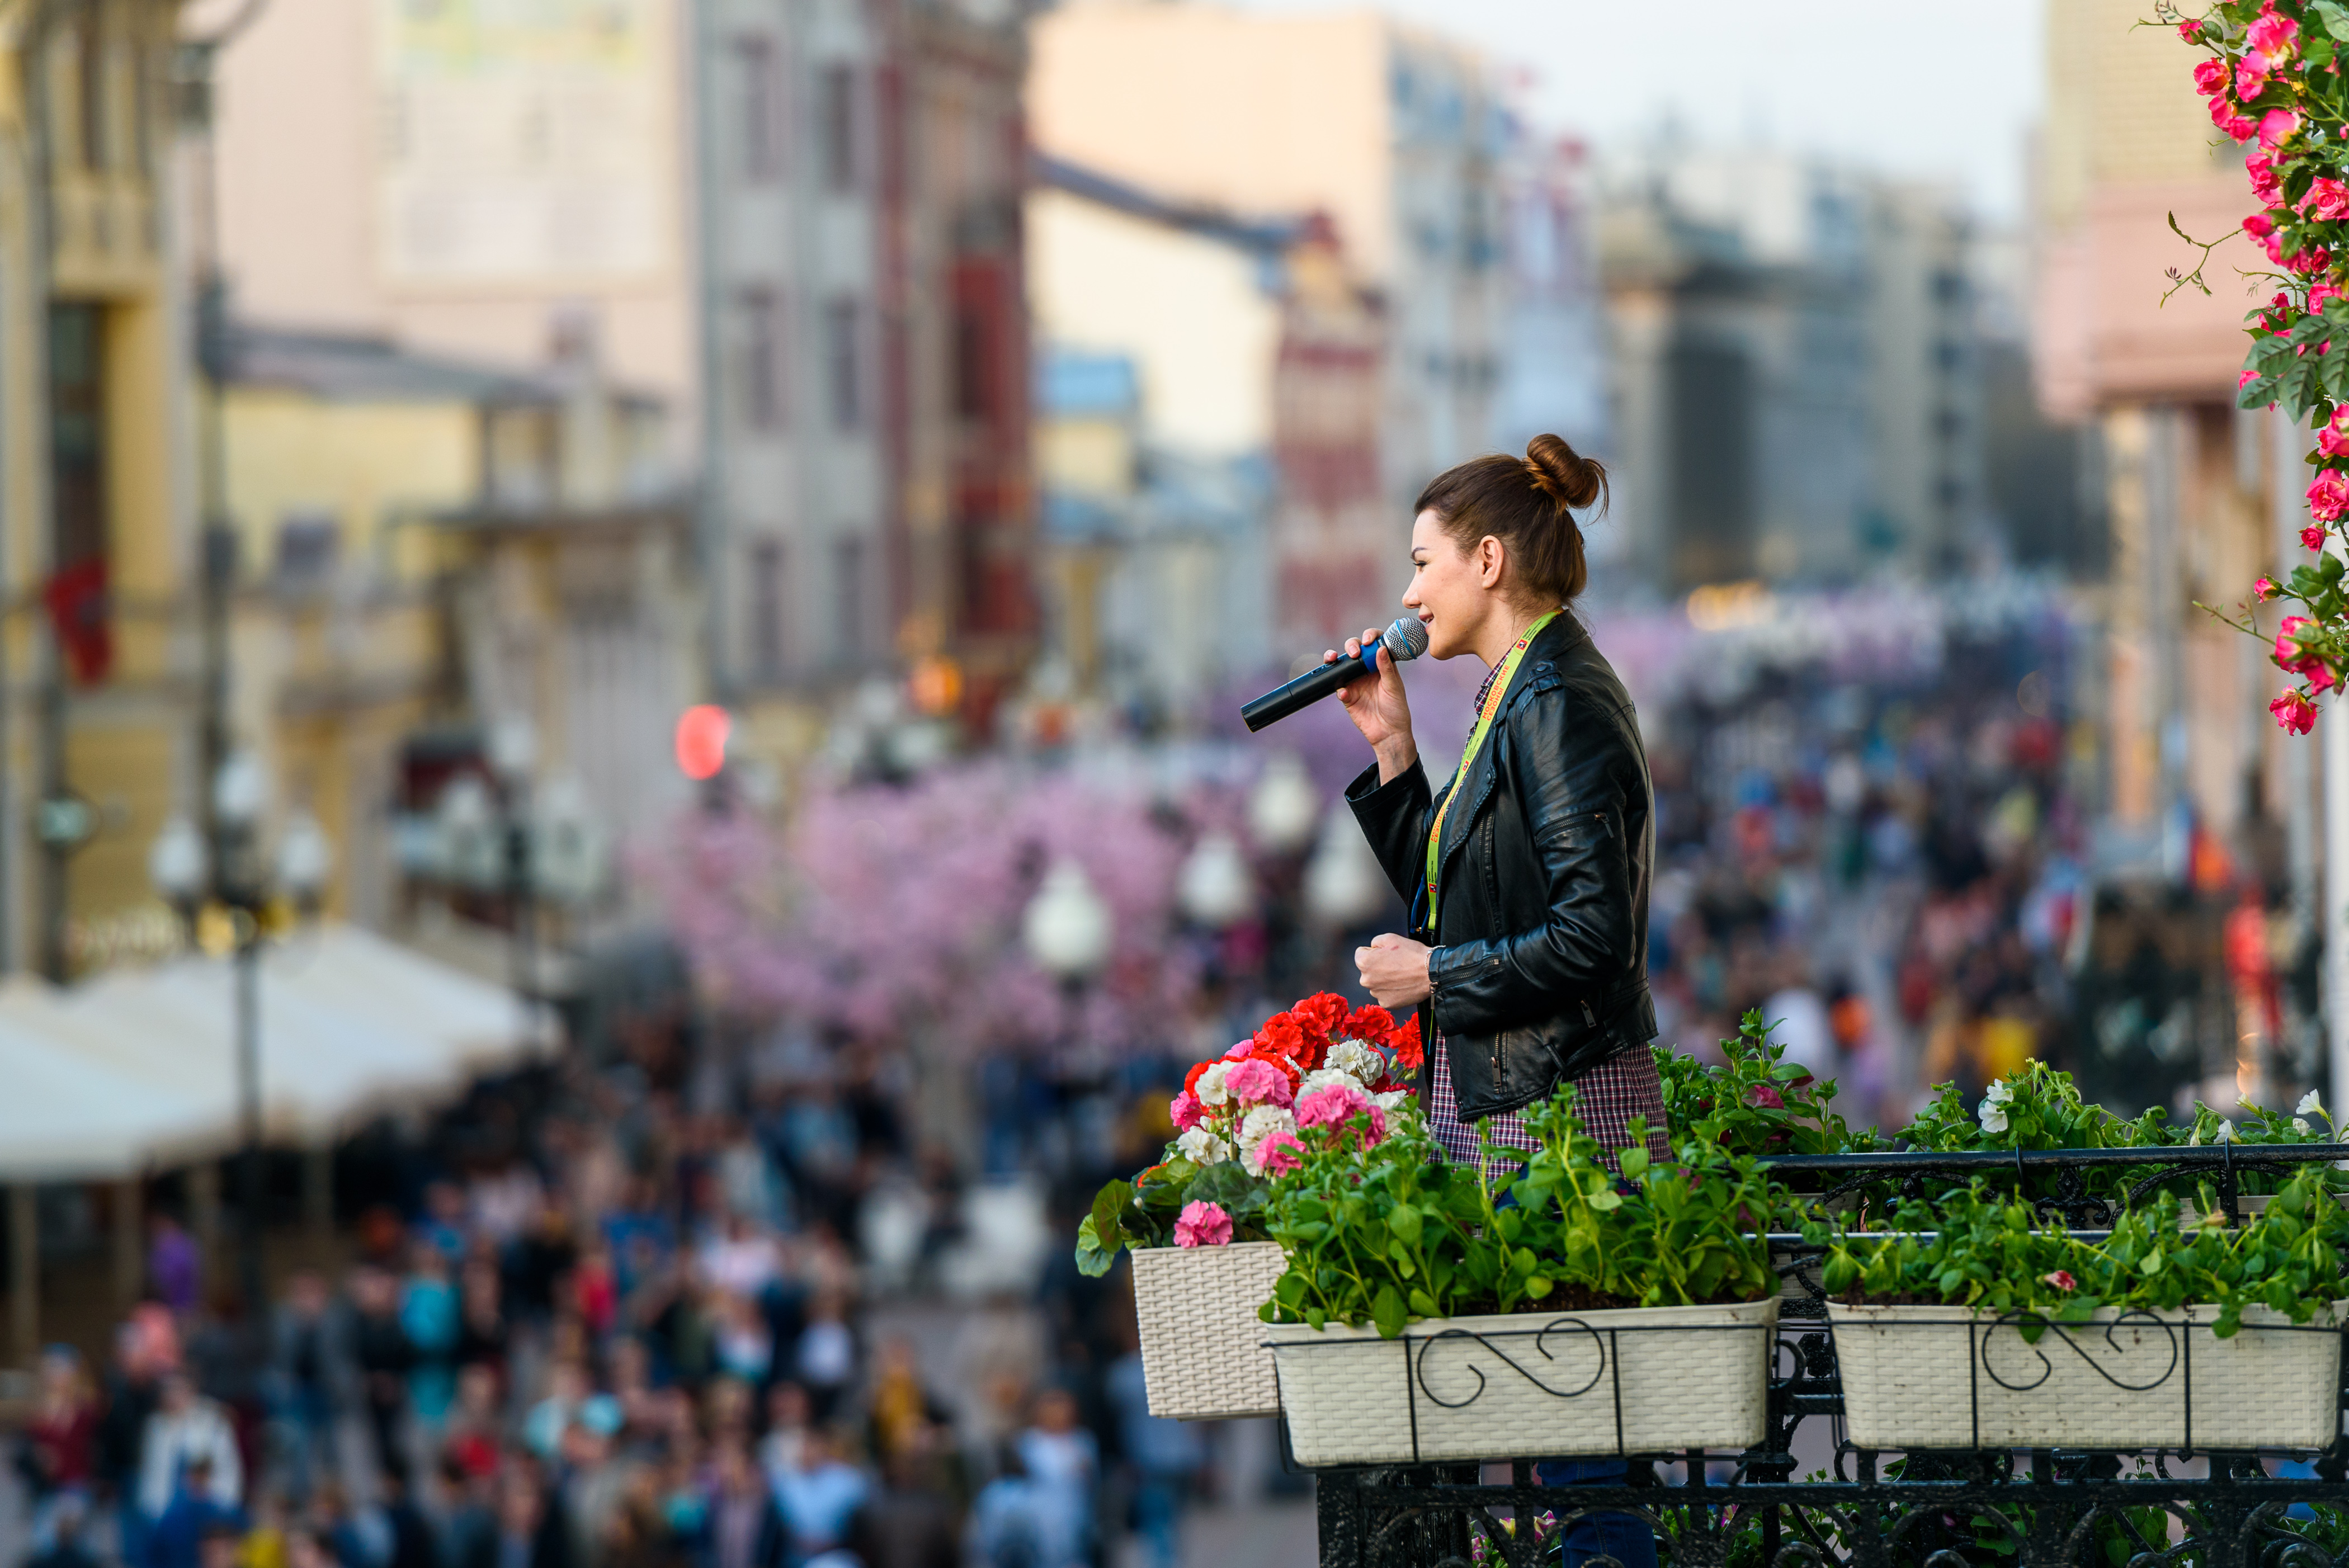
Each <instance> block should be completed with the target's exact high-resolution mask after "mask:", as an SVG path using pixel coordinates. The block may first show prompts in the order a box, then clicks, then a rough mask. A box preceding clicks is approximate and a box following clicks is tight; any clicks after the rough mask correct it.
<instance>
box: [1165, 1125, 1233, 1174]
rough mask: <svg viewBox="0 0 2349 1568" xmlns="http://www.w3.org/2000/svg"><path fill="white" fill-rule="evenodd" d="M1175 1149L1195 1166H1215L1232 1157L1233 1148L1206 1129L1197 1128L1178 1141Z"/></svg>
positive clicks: (1175, 1143)
mask: <svg viewBox="0 0 2349 1568" xmlns="http://www.w3.org/2000/svg"><path fill="white" fill-rule="evenodd" d="M1174 1147H1175V1148H1176V1149H1177V1150H1181V1151H1182V1155H1183V1158H1184V1159H1185V1160H1188V1161H1191V1163H1192V1164H1194V1165H1214V1164H1216V1163H1217V1162H1218V1161H1225V1160H1229V1159H1230V1158H1231V1157H1232V1146H1231V1145H1230V1144H1229V1143H1228V1142H1226V1141H1225V1140H1223V1139H1221V1138H1218V1137H1216V1135H1215V1134H1214V1133H1213V1132H1211V1131H1209V1130H1207V1129H1206V1128H1204V1127H1195V1128H1193V1129H1192V1130H1190V1131H1188V1132H1186V1133H1185V1134H1184V1135H1183V1136H1182V1137H1180V1138H1178V1139H1176V1140H1174Z"/></svg>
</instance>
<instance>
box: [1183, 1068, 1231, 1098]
mask: <svg viewBox="0 0 2349 1568" xmlns="http://www.w3.org/2000/svg"><path fill="white" fill-rule="evenodd" d="M1231 1070H1232V1068H1231V1064H1230V1063H1229V1062H1217V1063H1216V1065H1215V1066H1214V1067H1211V1068H1208V1069H1207V1070H1206V1072H1203V1073H1201V1074H1200V1075H1199V1087H1198V1088H1195V1089H1194V1090H1193V1091H1192V1092H1193V1093H1195V1094H1196V1095H1197V1096H1198V1097H1199V1103H1200V1104H1201V1105H1227V1104H1229V1103H1230V1102H1231V1098H1232V1091H1231V1090H1229V1089H1227V1088H1225V1087H1224V1079H1225V1078H1228V1077H1230V1076H1231Z"/></svg>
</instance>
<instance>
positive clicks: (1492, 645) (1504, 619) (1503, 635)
mask: <svg viewBox="0 0 2349 1568" xmlns="http://www.w3.org/2000/svg"><path fill="white" fill-rule="evenodd" d="M1556 608H1557V606H1556V605H1554V604H1553V605H1547V606H1544V607H1543V608H1540V609H1534V610H1524V609H1519V608H1517V607H1516V606H1515V605H1506V604H1505V605H1500V606H1497V607H1495V610H1494V611H1493V614H1492V615H1491V617H1490V618H1489V619H1487V620H1486V622H1485V627H1484V629H1483V630H1482V631H1480V632H1479V633H1477V634H1476V656H1477V657H1478V658H1480V659H1482V660H1484V661H1485V668H1486V669H1491V668H1492V667H1493V666H1494V665H1497V664H1499V663H1500V662H1501V661H1502V660H1503V659H1505V658H1506V657H1508V656H1509V649H1510V648H1512V647H1514V646H1515V645H1516V641H1517V639H1518V638H1519V637H1522V636H1524V635H1525V634H1526V627H1527V626H1530V625H1532V624H1534V623H1535V622H1536V621H1538V620H1540V619H1541V618H1542V617H1543V616H1544V615H1546V614H1549V612H1550V611H1551V610H1553V609H1556Z"/></svg>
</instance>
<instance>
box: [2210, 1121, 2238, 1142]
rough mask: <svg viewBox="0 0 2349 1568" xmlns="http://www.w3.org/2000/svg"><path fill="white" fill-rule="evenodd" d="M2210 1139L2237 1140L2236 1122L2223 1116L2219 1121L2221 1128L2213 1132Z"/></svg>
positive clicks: (2212, 1140)
mask: <svg viewBox="0 0 2349 1568" xmlns="http://www.w3.org/2000/svg"><path fill="white" fill-rule="evenodd" d="M2210 1141H2211V1142H2213V1143H2232V1142H2234V1141H2235V1124H2234V1123H2233V1122H2231V1121H2228V1120H2226V1119H2223V1118H2222V1119H2220V1122H2219V1130H2218V1131H2217V1132H2215V1133H2213V1134H2211V1135H2210Z"/></svg>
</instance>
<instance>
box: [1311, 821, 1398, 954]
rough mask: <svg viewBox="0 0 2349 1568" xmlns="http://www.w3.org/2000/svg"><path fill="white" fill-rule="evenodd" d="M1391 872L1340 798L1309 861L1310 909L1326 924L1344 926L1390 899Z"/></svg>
mask: <svg viewBox="0 0 2349 1568" xmlns="http://www.w3.org/2000/svg"><path fill="white" fill-rule="evenodd" d="M1387 893H1388V888H1387V873H1386V872H1385V869H1384V868H1382V867H1381V865H1380V864H1379V857H1378V856H1377V855H1375V854H1373V853H1372V852H1371V841H1369V840H1368V839H1366V838H1364V837H1362V829H1361V823H1359V822H1357V821H1355V820H1354V813H1353V812H1351V811H1350V810H1347V809H1346V806H1345V804H1344V802H1342V801H1340V803H1339V804H1338V805H1337V806H1335V807H1333V808H1332V809H1331V810H1330V815H1329V816H1328V817H1327V818H1326V819H1324V820H1323V821H1322V824H1321V841H1320V843H1319V844H1318V845H1316V846H1315V847H1314V851H1313V858H1312V859H1311V860H1310V861H1307V862H1306V863H1305V908H1306V910H1307V912H1308V913H1310V914H1311V915H1312V916H1313V918H1314V919H1316V920H1318V921H1319V922H1321V923H1323V924H1325V925H1332V926H1336V927H1338V928H1339V929H1340V930H1343V929H1345V928H1346V927H1348V926H1350V925H1359V924H1361V923H1362V922H1363V921H1366V920H1368V919H1370V918H1371V916H1372V915H1374V914H1376V913H1378V912H1379V910H1380V909H1381V907H1382V906H1383V905H1384V904H1385V903H1386V899H1387Z"/></svg>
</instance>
